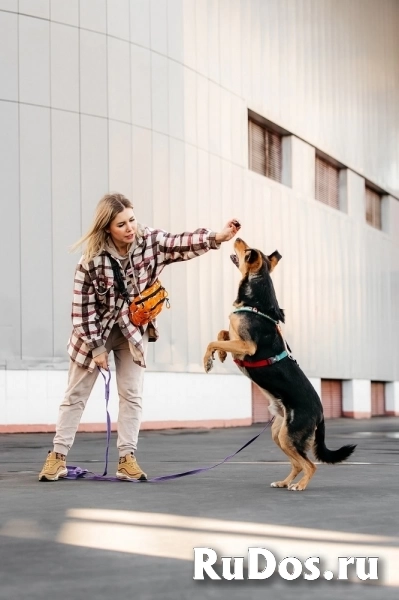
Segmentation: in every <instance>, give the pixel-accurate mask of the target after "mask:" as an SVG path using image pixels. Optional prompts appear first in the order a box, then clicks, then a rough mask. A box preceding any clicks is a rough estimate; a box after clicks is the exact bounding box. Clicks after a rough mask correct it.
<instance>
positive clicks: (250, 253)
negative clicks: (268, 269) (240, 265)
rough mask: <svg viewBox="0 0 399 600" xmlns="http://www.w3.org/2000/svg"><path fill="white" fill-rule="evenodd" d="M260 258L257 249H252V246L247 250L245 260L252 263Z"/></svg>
mask: <svg viewBox="0 0 399 600" xmlns="http://www.w3.org/2000/svg"><path fill="white" fill-rule="evenodd" d="M257 259H258V253H257V251H256V250H252V248H247V249H246V250H245V262H247V263H248V264H249V265H252V264H253V263H254V262H256V260H257Z"/></svg>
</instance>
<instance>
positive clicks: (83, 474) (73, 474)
mask: <svg viewBox="0 0 399 600" xmlns="http://www.w3.org/2000/svg"><path fill="white" fill-rule="evenodd" d="M99 371H100V373H101V375H102V376H103V378H104V382H105V407H106V411H107V449H106V451H105V468H104V473H103V474H102V475H97V474H96V473H92V472H91V471H88V470H87V469H81V468H80V467H75V466H72V465H71V466H67V469H68V475H67V476H66V477H65V478H64V479H88V480H90V481H117V482H121V481H122V482H125V481H128V482H129V483H156V482H160V481H169V480H171V479H179V478H180V477H186V476H187V475H196V474H197V473H205V472H206V471H210V470H211V469H215V468H216V467H219V466H220V465H223V464H224V463H225V462H227V461H228V460H231V459H232V458H234V456H237V454H239V452H241V451H242V450H244V449H245V448H247V446H249V445H250V444H252V443H253V442H254V441H255V440H257V439H258V437H259V436H261V435H262V433H263V432H264V431H266V429H267V428H268V427H269V426H270V425H271V424H272V423H273V421H274V417H272V418H271V419H270V421H268V422H267V423H266V425H265V426H264V428H263V429H262V430H261V431H260V432H259V433H257V434H256V435H255V436H254V437H253V438H251V439H250V440H249V441H248V442H246V443H245V444H244V445H243V446H241V448H239V449H238V450H237V451H236V452H234V453H233V454H230V455H229V456H226V458H224V459H223V460H222V461H220V462H218V463H216V464H215V465H211V466H210V467H200V468H198V469H190V470H189V471H182V472H181V473H173V474H172V475H161V476H160V477H152V478H151V479H146V480H144V481H142V480H139V479H123V480H121V479H118V478H117V477H106V475H107V470H108V452H109V442H110V438H111V418H110V416H109V412H108V402H109V389H110V381H111V371H108V378H107V377H106V376H105V375H104V373H103V372H102V371H101V369H99Z"/></svg>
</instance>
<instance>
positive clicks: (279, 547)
mask: <svg viewBox="0 0 399 600" xmlns="http://www.w3.org/2000/svg"><path fill="white" fill-rule="evenodd" d="M261 429H262V425H253V426H252V427H243V428H241V427H240V428H232V429H213V430H195V431H188V430H165V431H157V432H151V431H145V432H143V433H142V434H141V436H140V442H139V452H138V455H137V457H138V460H139V463H140V465H141V467H142V468H143V469H144V470H145V471H146V472H147V473H148V475H149V476H151V477H155V476H160V475H165V474H170V473H176V472H182V471H187V470H190V469H195V468H199V467H206V466H211V465H213V464H215V463H217V462H220V461H221V460H223V459H224V458H225V457H226V456H229V455H231V454H232V453H234V452H235V451H236V450H237V449H238V448H239V447H240V446H241V445H243V444H244V443H245V442H246V441H247V440H249V439H250V438H251V437H253V436H254V435H255V434H256V433H258V432H259V431H260V430H261ZM326 430H327V437H326V442H327V446H328V447H329V448H331V449H335V448H338V447H339V446H341V445H344V444H352V443H355V444H357V449H356V451H355V453H354V454H353V455H352V457H351V458H350V460H349V461H348V462H347V463H344V464H342V465H335V466H329V465H319V466H318V470H317V472H316V474H315V476H314V478H313V479H312V481H311V482H310V485H309V487H308V489H307V490H306V491H304V492H293V491H288V490H286V489H274V488H271V487H270V483H271V482H273V481H275V480H279V479H282V478H284V477H285V476H286V475H287V473H288V470H289V466H288V463H287V461H286V458H285V456H284V455H283V454H282V452H281V451H280V450H279V449H278V448H277V447H276V446H275V445H274V443H273V442H272V440H271V436H270V431H266V432H265V433H263V434H262V436H261V437H260V438H259V439H257V440H256V441H255V442H254V443H253V444H251V445H250V446H248V447H247V448H245V450H243V451H242V452H240V453H239V454H238V455H237V456H235V457H234V458H232V459H231V460H229V461H228V462H226V463H225V464H223V465H221V466H218V467H216V468H214V469H211V470H209V471H207V472H204V473H200V474H197V475H192V476H187V477H184V478H180V479H176V480H173V481H166V482H161V483H129V482H108V481H88V480H78V481H65V480H64V481H59V482H54V483H39V482H38V480H37V474H38V472H39V471H40V468H41V466H42V464H43V462H44V460H45V457H46V453H47V450H48V449H49V448H50V447H51V440H52V435H50V434H12V435H0V448H1V452H0V456H1V461H0V599H1V600H3V599H4V600H17V599H18V600H19V599H24V600H26V599H27V600H36V599H38V600H39V599H40V600H43V599H47V598H56V599H57V600H64V599H65V600H75V599H76V600H81V599H82V598H86V599H87V600H92V599H93V600H94V599H95V600H106V599H107V600H109V598H112V599H113V600H128V599H131V598H132V599H138V600H146V599H155V598H156V599H158V598H159V599H165V600H169V599H170V600H180V599H182V600H183V599H184V600H185V599H189V600H196V599H197V598H198V599H201V600H203V599H205V600H207V599H217V600H219V599H224V598H226V599H227V598H228V599H232V600H235V599H237V600H238V599H240V600H242V598H250V599H255V600H257V599H258V598H259V599H260V598H262V599H265V598H266V599H269V598H270V599H272V598H273V599H278V600H280V599H281V600H285V599H287V600H288V599H289V598H295V599H296V600H298V599H299V600H302V599H306V600H309V599H310V600H312V599H313V598H314V599H316V598H317V599H318V600H324V599H334V600H338V599H341V598H342V599H344V598H345V599H348V598H350V599H351V600H352V599H353V600H358V599H359V600H377V599H381V598H382V599H387V600H390V599H391V598H392V600H393V599H394V598H395V600H396V598H397V597H398V593H399V517H398V495H399V494H398V492H399V485H398V474H399V419H398V418H385V417H381V418H374V419H370V420H361V421H355V420H351V419H337V420H330V421H327V423H326ZM104 453H105V434H78V435H77V438H76V441H75V444H74V446H73V448H72V450H71V452H70V454H69V456H68V464H70V465H79V466H80V467H82V468H86V469H89V470H90V471H94V472H96V473H101V472H102V469H103V464H104ZM116 462H117V452H116V435H115V434H113V436H112V440H111V449H110V471H109V472H110V475H114V474H115V470H116ZM194 548H210V549H211V550H213V551H214V552H215V553H216V556H217V560H216V562H215V564H214V566H213V567H212V568H210V571H209V572H210V573H215V575H216V576H218V577H221V578H220V579H210V578H209V577H208V575H206V574H205V578H204V580H194V579H193V577H194ZM248 548H260V549H264V550H267V551H269V552H271V553H272V554H273V556H274V557H275V559H276V569H275V573H274V575H272V576H271V577H268V578H267V579H259V580H253V579H248V575H249V572H248V570H247V565H246V562H245V563H244V569H243V579H242V580H237V579H233V580H227V579H225V578H223V577H222V575H223V574H224V575H226V576H227V575H228V572H229V571H230V569H229V568H228V565H227V562H228V561H226V560H225V561H224V563H225V567H224V568H225V571H224V572H223V570H222V566H221V557H223V556H224V557H228V556H235V557H246V556H247V552H248ZM200 552H201V551H199V550H198V551H197V553H198V554H200ZM209 552H210V551H208V554H207V555H206V556H208V555H209V556H210V557H211V558H212V555H211V554H210V553H209ZM204 556H205V555H204ZM267 556H269V559H268V562H267V563H266V561H265V560H264V559H262V556H261V559H260V560H259V568H258V570H259V572H260V571H261V570H262V569H263V568H264V567H265V566H269V567H271V566H272V560H271V558H270V555H267ZM352 556H353V557H355V558H361V557H375V558H377V559H378V579H377V580H365V581H362V580H360V579H359V578H358V576H357V574H356V572H355V567H352V566H350V567H349V568H348V574H349V575H348V576H349V579H348V581H338V580H337V576H338V573H339V570H338V564H339V561H338V558H339V557H341V559H342V558H350V557H352ZM308 557H317V558H319V559H320V562H319V563H318V564H319V565H320V576H319V577H318V578H317V579H315V580H307V579H305V578H304V576H303V575H304V573H307V572H308V571H306V570H305V568H304V567H303V568H302V567H298V564H297V566H296V567H295V564H294V563H295V561H294V563H292V565H293V566H292V567H290V566H288V567H287V569H286V571H284V568H285V567H284V568H283V566H284V561H283V563H282V564H281V565H280V561H282V560H283V559H284V558H290V559H291V558H294V559H295V558H296V559H298V562H299V561H301V563H302V565H303V563H304V561H305V559H306V558H308ZM262 561H263V562H262ZM288 562H289V564H291V562H290V561H288ZM209 564H210V563H209ZM367 564H368V565H369V566H370V564H371V563H366V566H367ZM236 567H237V569H238V573H239V561H238V562H236ZM230 568H232V567H231V566H230ZM293 568H299V569H301V568H302V572H301V574H300V575H299V576H298V577H296V578H295V579H292V580H288V579H287V578H284V576H283V575H284V573H288V575H285V577H287V576H288V577H289V576H290V573H292V572H293V571H292V569H293ZM198 569H199V571H198V572H199V573H200V572H202V569H200V567H198ZM279 569H280V571H279ZM326 570H330V571H331V572H332V574H333V578H332V579H331V580H328V579H326V578H325V577H324V572H325V571H326ZM359 572H360V571H359ZM342 573H343V572H342ZM342 573H341V574H342ZM294 575H295V571H294ZM294 575H293V576H294Z"/></svg>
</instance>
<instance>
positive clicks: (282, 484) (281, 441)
mask: <svg viewBox="0 0 399 600" xmlns="http://www.w3.org/2000/svg"><path fill="white" fill-rule="evenodd" d="M272 439H273V441H274V442H275V443H276V444H277V446H279V448H281V450H282V451H283V452H284V454H286V455H287V456H288V458H289V460H290V463H291V471H290V473H289V475H287V477H286V478H285V479H283V480H282V481H273V483H271V484H270V485H271V487H274V488H290V486H291V484H292V482H293V481H294V479H295V477H297V475H299V473H300V472H301V471H302V470H303V464H302V463H303V459H302V457H301V456H300V454H298V452H297V451H296V450H295V448H294V447H293V445H292V444H291V443H290V441H289V439H288V436H287V425H286V422H285V417H281V416H279V415H277V416H276V417H275V420H274V422H273V425H272ZM290 489H291V488H290Z"/></svg>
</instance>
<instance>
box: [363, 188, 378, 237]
mask: <svg viewBox="0 0 399 600" xmlns="http://www.w3.org/2000/svg"><path fill="white" fill-rule="evenodd" d="M366 221H367V223H368V224H369V225H371V226H372V227H375V228H376V229H381V194H379V193H378V192H376V191H374V190H372V189H371V188H369V187H368V186H366Z"/></svg>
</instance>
